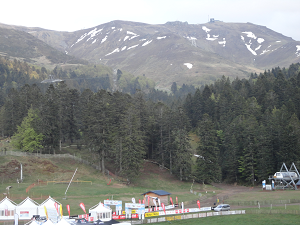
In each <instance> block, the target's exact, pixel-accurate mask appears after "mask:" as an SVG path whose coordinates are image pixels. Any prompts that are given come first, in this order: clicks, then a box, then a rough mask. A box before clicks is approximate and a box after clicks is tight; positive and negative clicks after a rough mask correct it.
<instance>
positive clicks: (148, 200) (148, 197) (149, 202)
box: [148, 195, 150, 208]
mask: <svg viewBox="0 0 300 225" xmlns="http://www.w3.org/2000/svg"><path fill="white" fill-rule="evenodd" d="M149 204H150V196H149V195H148V208H149Z"/></svg>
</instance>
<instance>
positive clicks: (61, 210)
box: [59, 204, 63, 219]
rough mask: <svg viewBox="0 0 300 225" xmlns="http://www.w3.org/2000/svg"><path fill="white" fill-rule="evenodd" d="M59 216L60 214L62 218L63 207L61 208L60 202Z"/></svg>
mask: <svg viewBox="0 0 300 225" xmlns="http://www.w3.org/2000/svg"><path fill="white" fill-rule="evenodd" d="M59 211H60V216H61V219H62V218H63V209H62V204H60V210H59Z"/></svg>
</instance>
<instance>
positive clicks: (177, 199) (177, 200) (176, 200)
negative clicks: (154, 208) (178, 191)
mask: <svg viewBox="0 0 300 225" xmlns="http://www.w3.org/2000/svg"><path fill="white" fill-rule="evenodd" d="M176 204H178V198H177V196H176Z"/></svg>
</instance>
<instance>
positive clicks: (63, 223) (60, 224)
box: [56, 219, 70, 225]
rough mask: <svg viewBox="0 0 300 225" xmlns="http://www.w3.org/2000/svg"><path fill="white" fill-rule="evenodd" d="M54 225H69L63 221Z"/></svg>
mask: <svg viewBox="0 0 300 225" xmlns="http://www.w3.org/2000/svg"><path fill="white" fill-rule="evenodd" d="M56 225H70V223H68V221H66V220H65V219H61V220H60V221H59V222H58V223H57V224H56Z"/></svg>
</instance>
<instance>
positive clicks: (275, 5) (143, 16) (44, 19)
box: [0, 0, 300, 41]
mask: <svg viewBox="0 0 300 225" xmlns="http://www.w3.org/2000/svg"><path fill="white" fill-rule="evenodd" d="M0 6H1V12H0V23H5V24H10V25H22V26H27V27H42V28H45V29H51V30H58V31H75V30H80V29H84V28H90V27H94V26H97V25H100V24H103V23H106V22H110V21H112V20H127V21H134V22H144V23H149V24H164V23H166V22H168V21H182V22H185V21H186V22H188V23H189V24H202V23H206V22H207V21H208V18H209V17H210V18H215V19H217V20H221V21H223V22H236V23H244V22H250V23H254V24H258V25H263V26H266V27H268V28H270V29H272V30H274V31H276V32H279V33H281V34H283V35H285V36H288V37H292V38H293V39H294V40H297V41H300V0H247V1H246V0H82V1H74V0H9V1H6V0H3V1H1V4H0Z"/></svg>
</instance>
